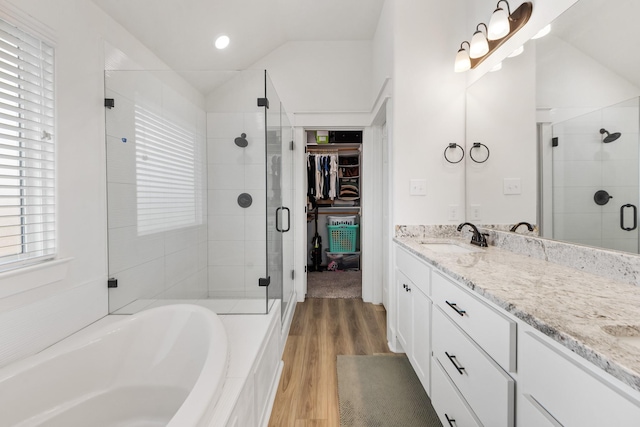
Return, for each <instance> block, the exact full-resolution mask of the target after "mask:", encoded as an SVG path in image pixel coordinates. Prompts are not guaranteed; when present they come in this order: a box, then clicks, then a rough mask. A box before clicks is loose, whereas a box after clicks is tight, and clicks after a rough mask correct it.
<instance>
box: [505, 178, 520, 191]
mask: <svg viewBox="0 0 640 427" xmlns="http://www.w3.org/2000/svg"><path fill="white" fill-rule="evenodd" d="M504 194H522V186H521V185H520V178H505V179H504Z"/></svg>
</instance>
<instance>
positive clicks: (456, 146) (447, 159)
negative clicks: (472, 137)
mask: <svg viewBox="0 0 640 427" xmlns="http://www.w3.org/2000/svg"><path fill="white" fill-rule="evenodd" d="M450 148H459V149H460V151H462V155H461V156H460V159H458V160H457V161H455V162H454V161H451V160H450V159H449V158H448V157H447V150H448V149H450ZM444 159H445V160H446V161H447V162H449V163H451V164H456V163H460V162H461V161H462V159H464V148H462V146H461V145H458V144H456V143H455V142H452V143H451V144H449V145H448V146H447V148H445V149H444Z"/></svg>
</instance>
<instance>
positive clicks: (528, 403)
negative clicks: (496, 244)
mask: <svg viewBox="0 0 640 427" xmlns="http://www.w3.org/2000/svg"><path fill="white" fill-rule="evenodd" d="M395 253H396V274H397V275H396V290H397V292H396V302H395V304H394V307H395V310H396V312H397V315H396V316H393V317H390V319H391V318H395V320H396V322H397V323H396V337H397V340H398V342H400V343H401V345H402V346H403V347H404V348H405V350H406V352H407V355H408V357H409V360H410V361H411V363H412V366H413V367H414V370H415V371H416V373H417V374H418V376H419V377H420V379H421V380H422V381H423V385H424V387H425V390H427V393H428V395H429V397H430V398H431V401H432V403H433V407H434V408H435V410H436V412H437V414H438V416H439V418H440V421H441V423H442V425H443V426H444V427H447V426H450V427H479V426H485V427H489V426H490V427H514V426H515V427H602V426H640V421H639V420H640V391H638V390H636V389H635V388H633V387H631V386H629V385H628V384H625V383H624V382H623V381H621V380H619V379H618V378H615V377H614V376H612V375H610V374H609V373H607V372H605V370H603V369H601V368H599V367H597V366H596V365H594V364H593V363H591V362H590V361H588V360H587V359H585V358H584V357H581V356H580V355H579V354H576V353H575V352H573V351H571V350H570V349H569V348H568V347H567V346H564V345H562V344H561V343H559V342H557V341H555V340H553V339H552V338H550V336H548V335H545V334H544V333H543V332H541V331H539V330H537V329H535V328H534V327H533V326H531V325H530V324H529V323H528V322H525V321H523V320H521V319H519V318H516V317H514V316H513V315H511V314H510V313H508V312H507V311H505V310H504V309H502V308H501V307H500V306H499V305H497V304H495V303H494V302H492V301H491V298H492V297H491V295H488V296H484V295H483V294H482V292H483V291H482V290H481V289H476V290H472V289H471V288H470V287H469V286H467V285H466V284H464V283H460V282H459V281H457V280H456V279H453V278H452V277H450V276H449V275H448V274H447V273H445V272H444V271H442V270H441V269H440V268H438V267H436V266H435V265H438V264H437V263H438V258H435V257H434V258H435V259H434V260H433V261H432V262H431V261H430V262H427V261H426V260H423V259H422V258H421V257H418V256H414V255H413V254H412V253H410V252H409V251H407V250H405V249H404V248H403V247H401V245H396V251H395ZM447 268H452V269H454V268H455V266H453V264H451V263H450V264H448V266H447ZM496 280H499V279H496ZM505 280H509V279H508V278H506V277H505ZM404 285H407V286H404ZM407 287H408V289H409V290H407ZM416 289H417V291H416ZM506 302H507V303H508V301H506ZM612 351H613V350H612ZM429 354H431V356H430V357H429ZM425 360H430V369H429V367H428V366H427V365H426V364H425ZM425 372H426V375H425Z"/></svg>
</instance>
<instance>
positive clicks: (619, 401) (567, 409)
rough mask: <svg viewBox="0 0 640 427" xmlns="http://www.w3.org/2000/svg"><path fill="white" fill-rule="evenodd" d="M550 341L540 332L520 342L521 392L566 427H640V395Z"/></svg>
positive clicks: (519, 385)
mask: <svg viewBox="0 0 640 427" xmlns="http://www.w3.org/2000/svg"><path fill="white" fill-rule="evenodd" d="M548 341H549V339H548V338H547V337H544V336H539V335H538V333H537V332H526V333H524V334H522V336H521V337H519V341H518V347H519V350H518V351H519V354H520V356H519V363H520V366H519V377H518V378H519V381H518V390H519V391H518V392H519V393H522V394H523V395H525V396H526V395H530V396H531V397H533V398H534V399H535V400H536V401H537V402H538V403H539V404H540V406H541V407H543V408H544V410H545V411H546V412H548V413H549V414H550V415H551V416H552V417H553V418H554V419H555V420H557V422H558V423H560V424H561V425H562V426H564V427H591V426H593V427H596V426H599V427H601V426H630V425H638V420H640V393H638V392H636V391H635V390H631V389H630V388H628V390H627V386H626V385H624V384H620V383H619V382H617V380H615V378H613V377H611V378H608V377H609V375H608V374H606V373H605V372H604V371H601V370H600V369H598V368H597V367H596V366H594V365H592V364H591V363H589V362H587V361H586V360H581V358H579V356H575V355H574V354H572V353H571V354H569V352H568V350H566V349H564V348H561V347H560V346H559V345H557V344H556V343H554V342H548ZM618 384H619V385H618Z"/></svg>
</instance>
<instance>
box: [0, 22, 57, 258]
mask: <svg viewBox="0 0 640 427" xmlns="http://www.w3.org/2000/svg"><path fill="white" fill-rule="evenodd" d="M54 141H55V133H54V49H53V47H52V46H49V45H47V44H46V43H45V42H43V41H42V40H39V39H38V38H37V37H34V36H32V35H30V34H28V33H26V32H24V31H22V30H20V29H18V28H16V27H15V26H13V25H11V24H9V23H7V22H5V21H3V20H1V19H0V270H6V269H10V268H14V267H17V266H20V265H24V264H30V263H34V262H38V261H41V260H44V259H48V258H53V256H54V255H55V251H56V243H55V235H56V232H55V169H54V166H55V163H54V161H55V152H54Z"/></svg>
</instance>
